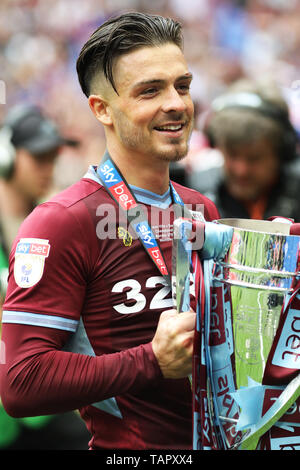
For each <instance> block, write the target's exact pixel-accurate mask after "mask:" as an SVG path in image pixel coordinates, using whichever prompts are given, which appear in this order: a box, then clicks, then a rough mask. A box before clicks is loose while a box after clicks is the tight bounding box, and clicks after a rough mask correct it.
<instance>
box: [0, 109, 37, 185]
mask: <svg viewBox="0 0 300 470" xmlns="http://www.w3.org/2000/svg"><path fill="white" fill-rule="evenodd" d="M33 109H34V108H33V106H30V105H20V106H17V107H15V108H13V109H12V110H11V111H10V112H9V113H8V115H7V116H6V118H5V119H4V122H3V125H2V128H1V129H0V177H2V178H4V179H9V177H10V176H11V175H12V173H13V170H14V164H15V160H16V154H17V149H16V147H15V145H14V144H13V136H14V132H15V129H16V128H17V126H18V125H19V124H20V123H21V122H22V121H23V119H25V118H26V116H27V115H28V114H30V113H31V112H32V110H33Z"/></svg>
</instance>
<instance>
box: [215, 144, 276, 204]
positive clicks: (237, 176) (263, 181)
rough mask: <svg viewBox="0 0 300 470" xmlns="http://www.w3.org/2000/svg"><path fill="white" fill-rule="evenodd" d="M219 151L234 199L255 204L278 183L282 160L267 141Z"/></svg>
mask: <svg viewBox="0 0 300 470" xmlns="http://www.w3.org/2000/svg"><path fill="white" fill-rule="evenodd" d="M220 150H221V152H222V153H223V155H224V171H225V180H226V186H227V189H228V191H229V192H230V194H231V195H232V196H233V197H235V198H237V199H239V200H244V201H254V200H256V199H257V198H258V197H259V196H261V195H263V194H264V193H266V192H267V191H268V190H269V189H270V188H271V187H272V186H273V185H274V183H276V180H277V178H278V175H279V167H280V164H279V158H278V157H277V155H276V154H275V152H274V150H273V148H272V145H270V142H268V141H267V140H264V139H262V140H258V141H255V142H253V143H251V144H245V145H239V146H236V147H235V148H234V149H232V150H230V151H229V150H228V149H226V148H224V147H223V148H222V147H220Z"/></svg>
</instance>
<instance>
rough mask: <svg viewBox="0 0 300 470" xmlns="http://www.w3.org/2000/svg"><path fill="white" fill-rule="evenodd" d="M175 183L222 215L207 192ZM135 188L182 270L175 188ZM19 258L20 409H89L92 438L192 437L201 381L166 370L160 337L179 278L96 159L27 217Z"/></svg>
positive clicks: (12, 313)
mask: <svg viewBox="0 0 300 470" xmlns="http://www.w3.org/2000/svg"><path fill="white" fill-rule="evenodd" d="M173 185H174V188H175V189H176V191H177V192H178V194H179V195H180V196H181V198H182V200H183V202H184V203H185V204H187V205H188V207H189V208H192V209H193V210H199V207H200V208H203V209H204V214H203V215H204V217H205V219H206V220H209V221H210V220H214V219H217V218H218V212H217V210H216V208H215V206H214V205H213V204H212V203H211V202H210V201H209V200H208V199H207V198H205V197H203V196H202V195H200V194H199V193H198V192H196V191H194V190H191V189H188V188H185V187H183V186H181V185H179V184H176V183H173ZM131 189H132V191H133V193H134V195H135V197H136V199H137V200H138V201H139V202H140V203H141V204H143V205H144V207H145V208H146V211H147V212H148V218H149V222H150V224H151V227H152V229H153V233H154V234H155V236H156V237H157V239H158V240H159V243H160V246H161V250H162V252H163V255H164V258H165V261H166V264H167V267H168V270H169V272H170V273H171V254H172V236H173V233H172V223H173V217H174V214H173V212H172V210H171V208H172V200H171V194H170V191H168V192H167V193H166V194H164V195H162V196H159V195H156V194H153V193H151V192H149V191H145V190H143V189H140V188H135V187H131ZM10 261H11V263H10V274H9V282H8V291H7V297H6V301H5V304H4V308H3V341H5V343H6V344H7V345H8V346H7V347H6V353H7V365H6V372H5V374H8V375H9V376H10V377H11V382H12V384H13V385H12V389H15V390H16V393H18V394H20V395H19V396H21V398H22V399H21V400H18V401H19V402H20V404H19V407H20V409H19V411H18V414H19V415H22V414H26V413H28V412H29V413H31V414H36V415H38V414H45V413H56V412H60V411H67V410H69V409H72V408H73V409H74V408H79V409H80V413H81V416H82V418H83V419H84V420H85V422H86V425H87V427H88V429H89V430H90V432H91V435H92V438H91V441H90V448H92V449H93V448H94V449H103V448H115V449H116V448H128V449H143V448H144V449H145V448H150V449H154V448H160V449H163V448H165V449H171V448H181V449H184V448H187V449H188V448H189V449H190V448H192V403H191V387H190V383H189V380H188V378H186V379H178V380H166V379H163V378H162V375H161V372H160V369H159V366H158V364H157V362H156V359H155V356H154V354H153V351H152V347H151V340H152V338H153V336H154V333H155V330H156V327H157V322H158V319H159V316H160V314H161V312H162V311H164V310H167V309H170V308H172V307H173V301H172V297H171V287H170V286H169V285H168V283H167V282H166V279H165V278H164V277H162V275H161V274H160V272H159V271H158V269H157V267H156V266H155V265H154V263H153V262H152V260H151V259H150V257H149V256H148V255H147V253H146V251H145V250H144V248H143V246H142V244H141V243H140V240H138V239H137V237H136V236H135V234H134V232H133V231H132V230H131V227H130V225H129V224H128V221H127V219H126V217H125V215H124V213H123V212H122V211H121V210H120V209H119V207H118V205H117V203H116V202H115V201H113V200H112V198H111V197H110V195H109V194H108V193H107V191H106V190H105V188H104V187H103V186H102V184H101V183H100V181H99V180H98V177H97V174H96V172H95V169H94V168H93V167H91V168H90V169H89V171H88V173H87V174H86V175H85V177H84V178H82V179H81V180H80V181H79V182H77V183H76V184H74V185H73V186H71V187H70V188H68V189H66V190H65V191H63V192H62V193H60V194H58V195H57V196H55V197H54V198H52V199H51V200H50V201H48V202H46V203H44V204H41V205H40V206H38V207H37V208H36V209H35V210H34V211H33V212H32V214H31V215H30V216H29V217H28V218H27V219H26V220H25V221H24V223H23V224H22V226H21V228H20V231H19V233H18V236H17V238H16V240H15V243H14V245H13V248H12V252H11V259H10ZM10 344H12V346H11V347H10V346H9V345H10ZM2 392H3V394H4V395H3V398H4V400H3V402H4V405H5V403H6V402H7V403H8V405H7V406H8V407H9V400H10V399H9V397H7V395H8V392H7V393H6V390H5V386H4V390H2ZM10 393H11V391H10ZM5 397H6V399H5ZM23 397H24V399H23ZM23 407H24V410H23ZM28 410H29V411H28Z"/></svg>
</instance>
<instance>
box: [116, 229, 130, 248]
mask: <svg viewBox="0 0 300 470" xmlns="http://www.w3.org/2000/svg"><path fill="white" fill-rule="evenodd" d="M118 237H119V238H120V239H121V240H123V243H124V245H125V246H131V244H132V236H131V235H130V233H129V232H127V230H125V228H123V227H118Z"/></svg>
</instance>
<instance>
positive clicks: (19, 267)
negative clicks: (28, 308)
mask: <svg viewBox="0 0 300 470" xmlns="http://www.w3.org/2000/svg"><path fill="white" fill-rule="evenodd" d="M49 251H50V245H49V240H44V239H41V238H21V239H20V241H19V243H18V244H17V247H16V252H15V266H14V277H15V281H16V283H17V284H18V286H19V287H23V288H27V287H32V286H34V285H35V284H37V283H38V282H39V281H40V280H41V278H42V276H43V272H44V267H45V260H46V258H48V256H49Z"/></svg>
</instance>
